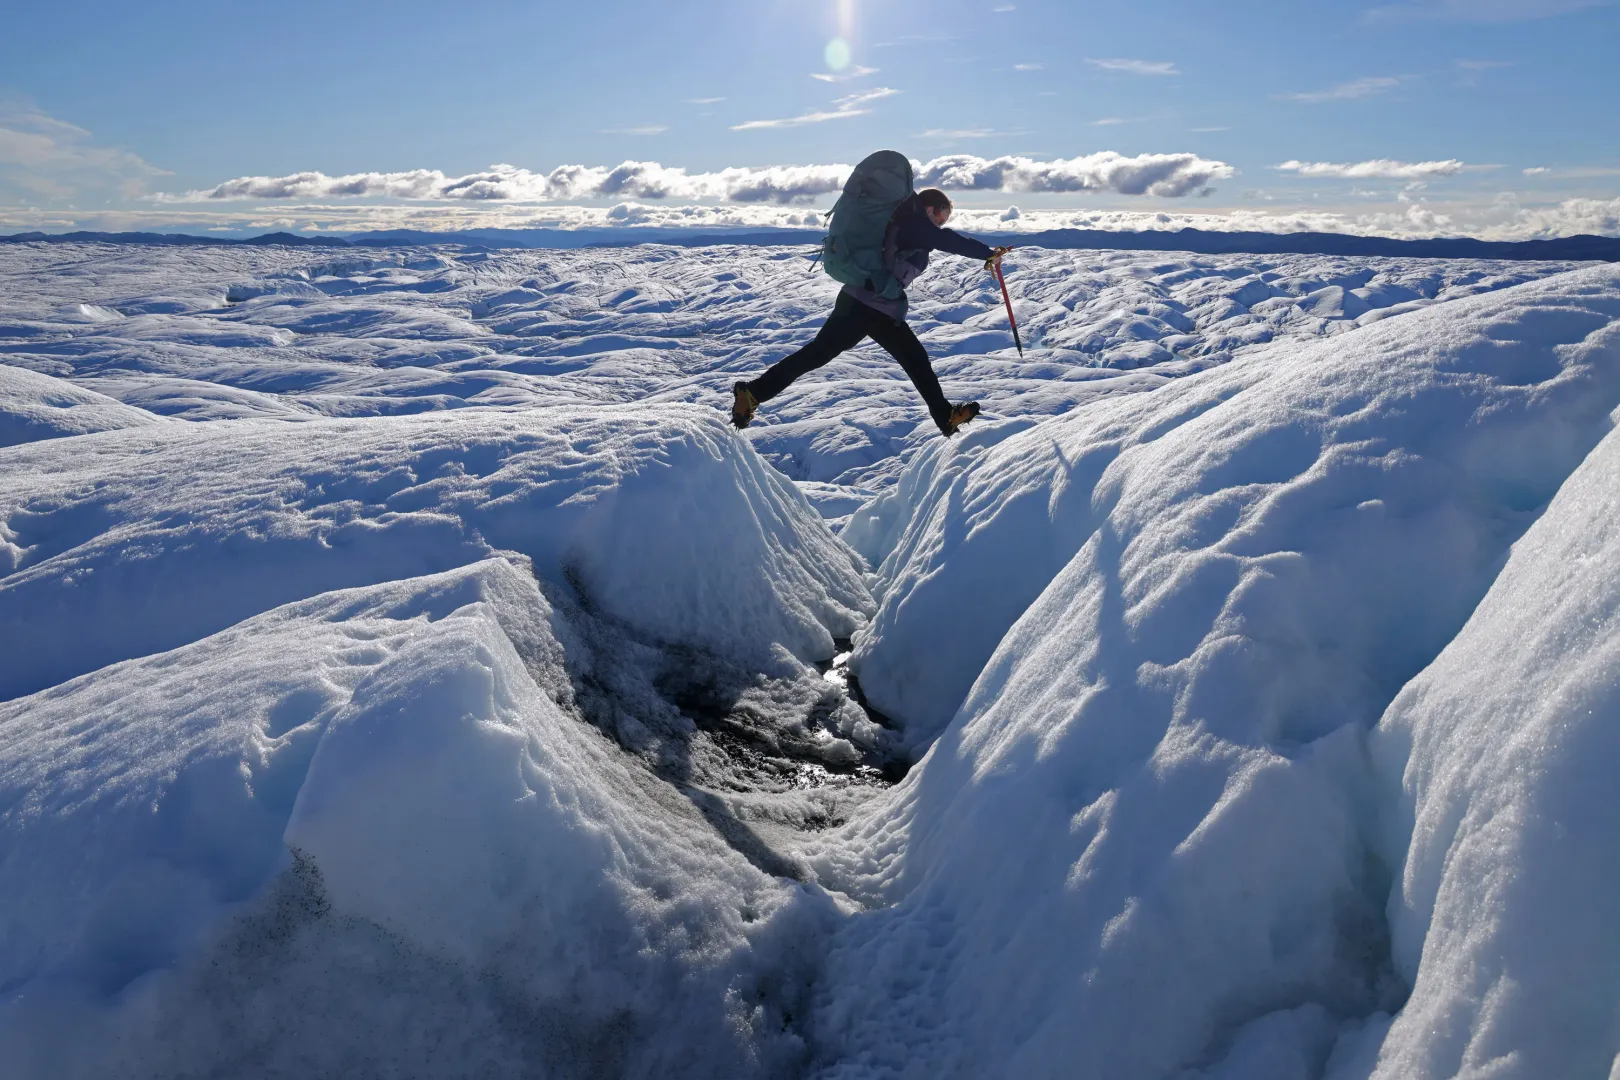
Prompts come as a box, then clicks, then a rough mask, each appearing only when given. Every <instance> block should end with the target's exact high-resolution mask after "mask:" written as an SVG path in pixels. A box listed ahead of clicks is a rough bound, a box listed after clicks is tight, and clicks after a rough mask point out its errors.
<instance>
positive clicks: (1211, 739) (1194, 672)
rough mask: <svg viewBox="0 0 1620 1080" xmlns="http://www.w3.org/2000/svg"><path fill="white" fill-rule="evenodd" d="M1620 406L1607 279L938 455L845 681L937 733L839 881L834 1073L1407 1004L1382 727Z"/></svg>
mask: <svg viewBox="0 0 1620 1080" xmlns="http://www.w3.org/2000/svg"><path fill="white" fill-rule="evenodd" d="M1617 406H1620V271H1617V270H1615V269H1612V268H1607V267H1605V268H1602V269H1600V270H1590V271H1580V272H1576V273H1573V274H1569V275H1564V276H1561V277H1557V278H1554V279H1551V280H1549V281H1546V282H1542V283H1536V284H1532V285H1527V286H1525V287H1523V288H1521V289H1517V290H1514V291H1513V292H1511V293H1506V294H1503V295H1501V296H1496V297H1480V298H1476V299H1473V300H1467V301H1461V302H1458V303H1456V304H1452V305H1448V306H1447V307H1445V308H1441V309H1436V310H1432V311H1429V312H1426V313H1423V314H1421V315H1414V316H1411V317H1409V318H1407V319H1404V320H1402V321H1400V322H1388V323H1385V324H1382V325H1381V326H1379V327H1377V328H1373V329H1369V330H1365V331H1361V332H1358V333H1357V334H1356V335H1354V336H1353V337H1345V338H1342V339H1334V340H1331V341H1327V342H1320V343H1314V344H1310V345H1307V346H1304V347H1295V348H1290V349H1287V350H1273V351H1269V352H1264V353H1256V354H1253V355H1251V356H1249V357H1246V358H1244V359H1241V360H1238V361H1235V362H1233V363H1232V364H1230V365H1228V366H1226V367H1224V368H1222V369H1220V370H1218V371H1213V372H1208V373H1206V374H1205V375H1203V376H1201V377H1199V378H1197V379H1188V380H1184V381H1182V382H1180V383H1177V384H1174V385H1172V386H1168V387H1165V388H1164V389H1163V390H1161V391H1158V392H1156V393H1154V394H1151V395H1139V396H1136V397H1128V398H1122V399H1115V400H1112V401H1106V402H1101V403H1098V404H1094V405H1092V406H1089V407H1087V408H1085V409H1083V410H1079V411H1077V412H1076V413H1075V414H1074V415H1072V416H1070V417H1066V418H1064V419H1061V420H1056V421H1053V422H1050V423H1047V424H1043V425H1040V426H1038V427H1035V428H1033V429H1029V430H1025V431H1022V432H1020V433H1018V434H1015V435H1012V436H1011V437H1009V438H1007V439H1005V440H1004V441H1002V442H1000V443H999V444H997V445H995V446H994V447H992V448H990V449H987V450H984V451H981V452H976V451H975V449H974V448H972V447H967V448H963V449H961V450H947V451H944V452H942V453H947V454H949V453H955V454H957V455H960V456H963V457H965V458H967V459H968V463H967V464H965V465H963V466H961V467H960V469H959V471H957V472H955V473H954V475H953V474H952V471H951V470H949V469H939V468H937V463H936V461H935V460H933V459H924V460H921V461H919V462H917V463H916V464H915V465H914V466H913V468H914V469H916V470H918V471H919V472H933V473H935V474H936V475H938V476H940V477H941V479H940V481H938V483H939V484H942V485H943V488H942V489H939V488H936V489H934V490H932V492H931V495H932V502H933V503H934V504H935V505H933V506H929V505H922V506H920V507H919V508H918V510H917V513H916V516H915V517H913V518H912V524H911V530H912V531H914V532H916V531H922V532H927V533H928V535H926V536H923V537H916V536H908V537H906V538H905V540H904V541H903V542H902V544H901V545H899V546H898V547H897V548H896V549H895V550H896V552H897V553H900V555H901V557H899V558H895V559H894V560H893V561H891V562H886V563H885V565H884V569H883V571H882V572H881V573H880V582H879V586H878V588H879V595H880V596H881V599H882V607H881V608H880V610H879V614H878V616H877V618H876V619H875V620H874V621H873V623H872V626H871V629H869V630H867V631H863V633H862V635H860V636H859V637H858V641H857V645H858V649H857V654H856V660H857V663H856V665H855V667H856V670H857V671H858V673H859V674H860V675H861V677H862V682H863V685H864V687H865V689H866V692H867V695H868V697H869V698H870V699H871V700H872V701H873V703H874V704H876V705H877V706H878V707H879V708H881V709H884V710H885V711H888V712H890V713H891V715H894V716H896V717H897V718H898V719H900V720H902V721H903V722H905V723H906V724H907V725H908V727H907V731H908V735H911V737H912V739H913V741H914V742H915V741H916V739H917V737H918V736H916V735H912V732H913V730H914V729H920V732H921V734H922V736H927V735H930V734H932V733H933V732H937V731H939V730H940V728H941V727H943V729H944V730H943V732H942V733H941V734H939V735H938V737H937V739H936V740H934V741H932V744H931V749H930V751H929V754H928V757H927V758H926V759H925V760H924V761H923V762H922V763H921V764H920V765H919V766H918V767H917V768H915V769H914V770H913V771H912V773H911V775H910V776H909V777H908V778H907V780H906V782H905V784H904V785H903V786H902V787H901V788H900V789H899V790H898V792H897V794H896V796H895V798H894V801H893V804H892V806H890V807H889V808H888V809H887V810H886V811H883V812H874V813H873V814H872V815H871V816H870V817H868V818H865V819H863V820H862V821H861V822H860V823H859V824H858V825H855V826H852V830H853V831H852V833H851V835H850V837H849V841H848V842H847V843H844V844H840V845H837V846H836V847H834V848H832V849H830V850H829V852H828V854H827V856H826V858H827V866H828V868H829V871H828V872H829V875H830V876H833V877H834V878H837V879H842V876H843V875H848V876H849V880H850V884H849V885H848V886H847V887H848V888H850V889H851V891H855V892H858V893H861V894H863V895H867V896H869V897H870V898H871V899H870V900H869V903H871V904H873V906H874V908H875V910H873V911H872V912H870V913H869V914H867V915H865V916H864V917H863V918H861V919H858V920H853V921H851V922H850V923H849V924H847V926H846V927H845V928H844V929H843V930H842V931H841V933H840V937H839V940H838V941H837V942H836V943H835V945H834V946H833V947H832V949H831V951H830V954H829V961H828V965H829V970H828V975H827V977H826V978H825V980H824V981H823V982H822V983H821V984H820V985H819V987H818V994H819V996H818V1003H819V1004H820V1007H821V1008H822V1010H823V1012H822V1014H821V1021H820V1022H821V1028H820V1031H821V1036H822V1038H823V1039H824V1040H825V1045H827V1046H828V1048H829V1052H830V1054H831V1056H832V1057H834V1058H845V1059H848V1060H859V1061H862V1062H864V1063H869V1064H871V1065H874V1066H877V1067H879V1071H880V1072H881V1073H882V1074H885V1075H891V1074H892V1075H908V1076H910V1075H914V1076H928V1075H936V1074H938V1073H940V1072H941V1071H950V1070H960V1071H961V1072H963V1073H964V1074H968V1075H973V1074H980V1073H984V1072H996V1071H1001V1072H1004V1073H1005V1074H1006V1075H1059V1074H1062V1073H1064V1072H1065V1071H1070V1072H1072V1074H1076V1075H1085V1076H1109V1077H1156V1076H1165V1075H1171V1074H1172V1073H1173V1072H1174V1071H1175V1070H1176V1069H1177V1068H1179V1067H1185V1066H1187V1065H1190V1064H1193V1063H1197V1062H1199V1061H1201V1060H1208V1059H1209V1057H1210V1056H1211V1055H1217V1056H1218V1055H1219V1054H1221V1053H1222V1051H1223V1044H1224V1042H1225V1041H1226V1040H1229V1039H1231V1038H1232V1037H1233V1036H1232V1034H1231V1032H1232V1029H1233V1027H1234V1026H1235V1025H1237V1024H1240V1023H1243V1022H1246V1021H1250V1020H1253V1021H1255V1022H1259V1021H1260V1020H1261V1019H1262V1018H1264V1017H1266V1016H1267V1015H1268V1014H1271V1013H1274V1012H1277V1011H1279V1010H1285V1009H1291V1008H1298V1007H1300V1006H1301V1005H1302V1004H1307V1003H1309V1004H1315V1005H1318V1006H1320V1007H1321V1008H1323V1009H1325V1010H1327V1012H1328V1014H1329V1015H1331V1016H1334V1017H1337V1018H1340V1019H1347V1018H1359V1017H1365V1016H1368V1015H1370V1014H1373V1013H1376V1012H1380V1011H1389V1010H1393V1009H1394V1008H1396V1007H1397V1006H1398V1005H1399V1004H1400V1002H1401V998H1402V996H1403V994H1402V983H1401V979H1400V976H1401V974H1405V973H1407V972H1409V971H1410V967H1411V963H1412V958H1411V956H1410V948H1409V950H1408V955H1407V957H1406V958H1405V959H1404V962H1403V967H1405V968H1406V971H1405V972H1397V971H1396V970H1395V969H1394V967H1393V966H1392V963H1391V952H1390V943H1389V941H1388V939H1387V937H1386V934H1387V930H1386V929H1385V925H1384V919H1383V917H1382V909H1383V906H1384V898H1385V897H1386V896H1387V895H1388V890H1389V887H1390V874H1391V873H1392V871H1393V869H1394V868H1393V866H1391V865H1390V864H1388V863H1386V862H1383V861H1381V860H1380V858H1379V846H1378V844H1377V843H1376V826H1377V821H1378V818H1377V812H1376V811H1377V806H1378V801H1377V797H1376V793H1375V790H1374V785H1373V784H1372V783H1371V780H1370V777H1369V773H1368V769H1367V765H1366V748H1365V734H1366V732H1367V730H1368V729H1370V728H1371V727H1372V726H1373V725H1374V723H1376V722H1377V720H1378V718H1379V716H1380V714H1381V713H1382V712H1383V710H1384V709H1385V707H1386V706H1387V705H1388V704H1389V703H1390V701H1391V700H1392V699H1394V697H1395V696H1396V694H1397V693H1398V692H1399V691H1400V690H1401V687H1402V686H1403V685H1405V684H1406V683H1407V682H1408V681H1409V680H1411V679H1412V678H1413V677H1414V676H1416V675H1418V673H1419V672H1420V671H1422V670H1423V669H1424V668H1425V666H1426V665H1427V664H1428V663H1429V662H1430V661H1431V660H1432V659H1433V658H1434V657H1435V656H1436V655H1437V654H1438V653H1439V652H1440V651H1441V649H1443V648H1444V647H1445V645H1446V644H1447V642H1448V641H1450V640H1451V639H1452V637H1453V636H1455V635H1456V634H1457V632H1458V630H1459V629H1461V628H1462V626H1463V624H1464V623H1465V622H1466V621H1467V619H1468V616H1469V614H1470V612H1471V611H1472V610H1473V608H1474V606H1475V605H1476V604H1477V603H1478V602H1479V600H1480V598H1481V597H1482V596H1483V595H1484V594H1485V592H1486V591H1487V589H1488V588H1489V587H1490V585H1491V582H1492V581H1493V579H1494V578H1495V577H1496V575H1497V573H1498V571H1499V569H1500V568H1501V565H1502V561H1503V560H1504V559H1505V558H1506V556H1507V553H1508V549H1509V546H1510V545H1511V544H1512V543H1513V541H1514V540H1515V539H1517V538H1518V536H1519V535H1520V534H1521V533H1522V532H1523V530H1524V529H1525V528H1526V527H1528V525H1529V524H1530V522H1531V521H1532V520H1534V519H1535V518H1536V515H1537V514H1538V513H1539V512H1540V511H1541V509H1542V507H1543V506H1545V505H1546V503H1547V502H1548V500H1549V499H1551V498H1552V497H1553V495H1554V494H1555V493H1556V492H1558V490H1559V487H1560V485H1561V484H1562V483H1563V482H1564V480H1565V478H1566V477H1568V476H1569V475H1570V474H1571V473H1572V472H1574V471H1575V470H1576V469H1577V467H1579V466H1580V465H1581V463H1582V461H1583V459H1584V458H1585V457H1586V455H1587V454H1588V452H1589V451H1590V450H1591V448H1592V447H1593V446H1594V445H1596V444H1597V443H1598V441H1599V440H1600V439H1601V438H1602V437H1603V436H1604V434H1605V433H1606V432H1607V431H1608V430H1609V428H1610V427H1611V426H1612V414H1613V412H1614V411H1615V410H1616V408H1617ZM909 479H910V478H909V477H908V478H905V479H903V480H902V483H901V484H900V486H899V488H898V489H897V491H898V492H901V493H905V492H908V491H912V492H915V491H920V490H924V485H922V484H917V485H914V486H913V485H910V484H908V480H909ZM1607 479H1608V480H1609V481H1610V483H1611V484H1612V482H1613V480H1614V475H1613V473H1612V472H1610V473H1608V474H1607ZM853 528H854V525H853V524H852V525H851V529H853ZM1065 549H1067V550H1065ZM1605 572H1606V573H1607V574H1612V573H1613V569H1612V568H1609V569H1607V570H1606V571H1605ZM1008 591H1015V592H1016V594H1017V595H1020V596H1024V597H1029V598H1030V600H1029V602H1028V606H1027V608H1025V609H1024V610H1023V611H1021V612H1016V613H1014V617H1013V619H1012V621H1011V625H1010V627H1008V628H1007V629H1006V630H1005V633H1004V634H1003V633H1002V632H1001V627H1000V626H997V625H996V624H995V620H996V618H997V617H998V616H1003V617H1004V614H1005V612H1006V610H1007V608H1010V607H1011V606H1012V601H1006V602H1005V604H1003V605H997V607H996V608H995V609H993V610H992V612H991V614H990V615H989V618H988V619H987V621H989V622H990V626H988V627H986V626H984V625H983V624H982V623H980V622H979V621H978V620H976V619H974V620H966V621H967V622H968V628H966V629H963V628H961V627H959V626H958V625H957V623H956V622H952V621H949V620H948V616H947V614H946V612H947V610H948V609H949V607H950V605H951V603H952V602H954V603H956V604H958V605H960V604H961V603H962V598H963V597H979V596H986V595H998V594H1003V593H1006V592H1008ZM1002 625H1005V623H1003V624H1002ZM969 636H971V637H972V639H973V642H974V646H975V648H970V647H968V646H964V645H963V644H962V640H963V638H966V637H969ZM981 646H982V647H983V648H984V651H985V652H986V653H988V657H987V660H988V662H987V663H984V664H983V666H982V670H979V662H978V657H979V656H981V655H982V654H981V653H979V652H978V651H977V648H976V647H981ZM1465 667H1466V665H1465ZM923 669H926V670H927V671H929V672H931V673H933V674H934V675H935V678H936V681H935V684H934V686H933V687H920V686H918V684H917V680H916V679H915V677H914V676H915V674H916V673H918V672H919V671H921V670H923ZM896 670H899V671H900V672H901V675H902V676H912V677H913V678H912V680H911V681H910V682H904V681H902V680H901V678H900V677H898V676H896V675H895V674H894V672H895V671H896ZM964 670H970V671H976V672H977V676H976V678H969V679H965V680H964V679H962V678H961V677H960V675H959V674H958V673H960V672H961V671H964ZM1595 674H1596V672H1595V670H1594V669H1591V668H1587V667H1584V666H1577V667H1575V668H1572V669H1561V673H1560V679H1561V680H1564V679H1567V680H1573V681H1574V683H1575V684H1576V685H1577V686H1579V685H1582V684H1584V683H1585V682H1586V680H1588V679H1590V678H1592V677H1593V675H1595ZM1602 678H1603V679H1604V680H1611V679H1612V672H1605V673H1604V674H1603V676H1602ZM1454 679H1455V682H1454V683H1453V685H1455V686H1456V687H1458V689H1459V691H1462V692H1466V691H1469V690H1471V689H1472V688H1473V687H1474V686H1475V680H1473V679H1472V678H1470V677H1468V676H1467V675H1466V674H1462V675H1458V676H1454ZM942 683H943V684H947V685H946V686H945V688H944V689H936V688H937V687H939V686H940V684H942ZM962 685H967V686H969V687H970V689H968V690H967V692H966V699H965V700H964V701H962V703H961V705H960V708H959V709H958V708H956V707H955V703H954V702H953V701H952V700H951V694H950V688H951V687H954V686H962ZM1606 687H1607V682H1605V683H1603V684H1600V686H1599V687H1598V688H1597V689H1598V691H1602V690H1604V689H1606ZM1594 692H1596V691H1594ZM1583 693H1585V691H1583ZM931 708H932V709H936V710H942V711H930V710H931ZM952 714H954V718H952ZM1612 719H1613V717H1612V715H1611V716H1610V717H1608V720H1609V721H1610V722H1612ZM946 721H948V726H947V725H946ZM1496 723H1497V724H1505V723H1507V721H1506V720H1505V719H1501V720H1498V721H1496ZM1493 730H1494V731H1497V732H1500V731H1501V729H1500V728H1498V727H1494V726H1493ZM1440 738H1443V736H1440ZM1504 767H1505V768H1509V767H1508V766H1504ZM852 853H859V855H858V857H857V856H856V855H853V854H852ZM1442 858H1444V855H1443V854H1439V853H1437V854H1436V855H1435V856H1434V859H1433V860H1432V861H1431V863H1430V865H1437V860H1439V859H1442ZM1409 878H1410V873H1409ZM1470 880H1473V881H1477V880H1478V879H1477V876H1473V877H1471V879H1470ZM1397 928H1400V924H1397ZM1470 929H1471V930H1473V931H1475V932H1478V931H1479V927H1478V926H1477V925H1475V926H1471V927H1470ZM1397 956H1400V954H1399V953H1397ZM1423 1023H1424V1020H1423V1019H1421V1018H1420V1019H1416V1020H1414V1021H1413V1026H1414V1027H1419V1026H1421V1025H1422V1024H1423ZM1532 1023H1533V1022H1532ZM1238 1041H1239V1042H1241V1041H1242V1039H1241V1037H1239V1039H1238ZM1509 1041H1511V1040H1509ZM1234 1045H1235V1044H1234ZM1321 1049H1322V1052H1323V1054H1324V1055H1325V1053H1326V1050H1327V1047H1326V1046H1323V1047H1322V1048H1321ZM1234 1052H1235V1051H1234ZM1607 1052H1608V1053H1609V1054H1610V1055H1611V1056H1612V1052H1613V1048H1612V1047H1611V1048H1610V1049H1609V1050H1608V1051H1607ZM1405 1064H1406V1065H1407V1066H1409V1065H1410V1064H1411V1063H1410V1062H1406V1063H1405ZM831 1074H832V1075H859V1074H860V1073H859V1071H858V1070H853V1069H852V1068H851V1067H849V1066H839V1067H838V1068H835V1069H832V1070H831ZM1389 1075H1392V1076H1393V1075H1401V1076H1444V1075H1451V1073H1449V1072H1447V1071H1445V1070H1444V1069H1443V1068H1440V1069H1433V1070H1424V1069H1412V1068H1409V1067H1401V1068H1396V1069H1394V1070H1393V1071H1392V1072H1391V1073H1390V1074H1389ZM1522 1075H1527V1076H1528V1075H1540V1074H1539V1073H1537V1072H1536V1071H1535V1070H1534V1069H1530V1070H1528V1071H1526V1072H1525V1073H1523V1074H1522Z"/></svg>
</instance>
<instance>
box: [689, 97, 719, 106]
mask: <svg viewBox="0 0 1620 1080" xmlns="http://www.w3.org/2000/svg"><path fill="white" fill-rule="evenodd" d="M724 100H726V99H725V98H723V97H691V98H687V99H686V100H685V101H683V102H682V103H681V104H683V105H718V104H719V103H720V102H722V101H724Z"/></svg>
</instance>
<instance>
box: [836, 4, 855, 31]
mask: <svg viewBox="0 0 1620 1080" xmlns="http://www.w3.org/2000/svg"><path fill="white" fill-rule="evenodd" d="M838 36H839V37H842V38H851V37H854V36H855V0H838Z"/></svg>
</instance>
